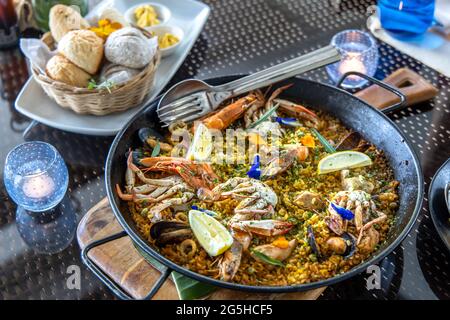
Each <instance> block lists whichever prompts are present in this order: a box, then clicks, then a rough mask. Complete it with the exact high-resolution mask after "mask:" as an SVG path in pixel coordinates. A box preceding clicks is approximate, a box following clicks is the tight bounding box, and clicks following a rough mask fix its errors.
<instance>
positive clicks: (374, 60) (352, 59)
mask: <svg viewBox="0 0 450 320" xmlns="http://www.w3.org/2000/svg"><path fill="white" fill-rule="evenodd" d="M331 45H333V46H334V47H336V49H337V50H338V51H339V53H340V54H341V60H340V61H339V62H336V63H334V64H331V65H328V66H327V72H328V75H329V76H330V78H331V80H332V81H333V82H334V83H337V82H338V81H339V79H340V78H341V77H342V76H343V75H344V74H345V73H347V72H349V71H357V72H360V73H363V74H366V75H368V76H371V77H372V76H373V75H374V74H375V72H376V70H377V66H378V47H377V42H376V40H375V39H374V38H373V37H372V36H371V35H370V34H368V33H366V32H363V31H360V30H345V31H342V32H339V33H338V34H336V35H335V36H334V37H333V38H332V39H331ZM366 83H367V80H366V79H362V78H361V77H358V76H357V75H350V76H348V77H347V78H346V79H345V81H344V82H343V83H342V86H343V87H344V88H358V87H361V86H363V85H365V84H366Z"/></svg>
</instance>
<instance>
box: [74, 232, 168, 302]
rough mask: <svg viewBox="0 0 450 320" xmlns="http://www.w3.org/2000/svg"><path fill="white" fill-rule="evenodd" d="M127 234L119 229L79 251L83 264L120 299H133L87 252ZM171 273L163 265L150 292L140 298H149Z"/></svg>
mask: <svg viewBox="0 0 450 320" xmlns="http://www.w3.org/2000/svg"><path fill="white" fill-rule="evenodd" d="M127 235H128V234H127V233H126V232H125V231H121V232H119V233H116V234H113V235H110V236H108V237H105V238H103V239H100V240H96V241H93V242H91V243H89V244H88V245H87V246H86V247H84V249H83V250H82V251H81V259H82V260H83V262H84V264H85V265H86V266H87V267H88V268H89V270H91V271H92V272H93V273H94V274H95V275H96V276H97V277H98V278H99V279H100V280H101V281H102V282H103V283H104V284H106V286H107V287H108V288H109V289H110V290H111V291H112V292H113V293H114V294H115V295H116V296H117V297H118V298H120V299H122V300H134V298H133V297H132V296H130V295H129V294H128V293H127V292H125V290H123V289H122V288H121V286H120V285H118V284H117V283H116V282H115V281H114V280H113V279H111V278H110V277H108V276H107V275H106V273H104V272H103V270H101V269H100V268H99V267H98V266H97V265H96V264H95V263H94V262H93V261H92V260H91V259H90V258H89V256H88V253H89V251H90V250H92V249H94V248H96V247H98V246H101V245H103V244H105V243H108V242H111V241H114V240H117V239H120V238H123V237H126V236H127ZM171 273H172V269H169V268H167V267H164V269H163V271H162V272H161V276H160V277H159V279H158V280H157V281H156V282H155V284H154V285H153V287H152V288H151V290H150V292H149V293H148V294H147V295H146V296H145V297H144V298H143V299H142V300H150V299H151V298H152V297H153V296H154V295H155V294H156V293H157V292H158V290H159V289H160V288H161V286H162V285H163V283H164V282H165V281H166V280H167V278H168V277H169V276H170V274H171Z"/></svg>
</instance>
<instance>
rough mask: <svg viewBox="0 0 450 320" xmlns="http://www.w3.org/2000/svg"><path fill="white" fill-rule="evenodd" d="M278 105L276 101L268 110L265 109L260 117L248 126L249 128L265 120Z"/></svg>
mask: <svg viewBox="0 0 450 320" xmlns="http://www.w3.org/2000/svg"><path fill="white" fill-rule="evenodd" d="M279 106H280V104H279V103H277V104H276V105H274V106H273V107H272V108H270V109H269V111H267V112H266V113H264V114H263V115H262V116H261V118H259V119H258V120H256V121H255V122H253V123H252V124H251V125H250V126H249V128H250V129H251V128H254V127H256V126H257V125H259V124H260V123H262V122H264V121H266V120H267V119H268V118H269V117H270V116H271V115H272V113H274V112H275V111H276V110H277V109H278V107H279Z"/></svg>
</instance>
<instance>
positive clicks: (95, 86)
mask: <svg viewBox="0 0 450 320" xmlns="http://www.w3.org/2000/svg"><path fill="white" fill-rule="evenodd" d="M114 86H115V83H114V82H113V81H111V80H107V81H105V82H103V83H100V84H97V82H96V81H95V79H91V80H89V82H88V85H87V88H88V89H89V90H94V89H106V90H108V92H109V93H111V89H112V88H114Z"/></svg>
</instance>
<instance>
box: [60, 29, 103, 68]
mask: <svg viewBox="0 0 450 320" xmlns="http://www.w3.org/2000/svg"><path fill="white" fill-rule="evenodd" d="M58 51H59V52H60V53H61V54H62V55H64V56H65V57H66V58H67V59H69V60H70V62H72V63H74V64H75V65H77V66H78V67H80V68H81V69H83V70H84V71H86V72H88V73H90V74H96V73H97V71H98V69H99V67H100V63H101V62H102V58H103V39H102V38H100V37H99V36H97V35H96V34H95V32H93V31H90V30H75V31H70V32H69V33H67V34H66V35H65V36H64V37H63V38H62V39H61V41H60V42H59V44H58Z"/></svg>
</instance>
